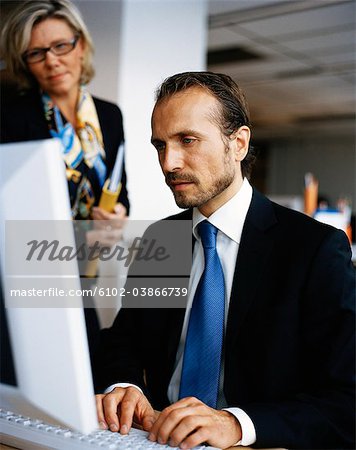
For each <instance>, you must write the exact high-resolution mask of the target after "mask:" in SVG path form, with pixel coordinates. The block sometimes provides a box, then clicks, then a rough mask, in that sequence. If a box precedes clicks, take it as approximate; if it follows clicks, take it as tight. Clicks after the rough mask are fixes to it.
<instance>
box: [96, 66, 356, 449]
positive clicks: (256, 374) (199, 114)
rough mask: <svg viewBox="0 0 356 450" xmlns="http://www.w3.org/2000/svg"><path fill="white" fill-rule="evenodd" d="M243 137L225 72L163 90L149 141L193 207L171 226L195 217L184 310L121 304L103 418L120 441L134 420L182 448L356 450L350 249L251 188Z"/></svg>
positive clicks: (104, 354)
mask: <svg viewBox="0 0 356 450" xmlns="http://www.w3.org/2000/svg"><path fill="white" fill-rule="evenodd" d="M249 139H250V128H249V116H248V110H247V105H246V102H245V100H244V97H243V94H242V92H241V91H240V89H239V88H238V87H237V86H236V84H235V83H234V82H233V81H232V80H231V79H230V78H229V77H227V76H225V75H220V74H213V73H209V72H198V73H183V74H178V75H175V76H173V77H170V78H168V79H167V80H166V81H165V82H164V83H163V84H162V86H161V87H160V89H159V91H158V94H157V101H156V105H155V108H154V111H153V115H152V144H153V145H154V147H155V148H156V149H157V152H158V157H159V162H160V165H161V168H162V171H163V173H164V175H165V178H166V183H167V184H168V186H169V187H170V188H171V190H172V192H173V195H174V198H175V201H176V203H177V205H178V206H179V207H181V208H185V209H188V210H187V211H185V212H183V213H182V214H179V215H177V216H174V217H171V218H169V219H174V220H182V219H191V220H192V224H193V235H194V238H195V239H194V248H193V263H192V268H191V272H190V284H189V293H188V304H187V308H186V309H168V308H167V309H163V308H161V309H150V308H146V309H131V308H123V309H121V311H120V312H119V314H118V316H117V318H116V320H115V322H114V324H113V326H112V327H111V328H110V329H108V330H104V332H103V335H102V342H101V347H100V348H101V350H100V352H99V354H98V358H97V373H96V381H97V388H98V392H101V393H100V394H98V395H97V396H96V400H97V409H98V417H99V421H100V422H101V426H102V427H103V428H107V427H109V428H110V429H111V430H112V431H118V430H119V431H120V432H121V433H127V432H128V430H129V428H130V427H131V425H132V421H133V420H134V421H135V422H137V423H139V424H140V425H141V426H143V428H144V429H146V430H149V431H150V435H149V436H150V439H151V440H153V441H156V440H157V441H158V442H160V443H167V442H168V443H169V445H172V446H180V447H181V448H191V447H193V446H195V445H198V444H200V443H202V442H207V443H209V444H210V445H213V446H216V447H219V448H225V447H229V446H231V445H236V444H240V445H254V446H256V447H287V448H354V417H355V416H354V412H355V411H354V384H353V375H354V368H355V365H354V354H355V352H354V323H355V322H354V306H355V271H354V269H353V267H352V264H351V258H350V256H351V254H350V246H349V244H348V241H347V239H346V236H345V234H344V233H343V232H342V231H340V230H336V229H335V228H332V227H330V226H327V225H324V224H320V223H318V222H316V221H314V220H313V219H311V218H309V217H307V216H305V215H303V214H300V213H297V212H294V211H291V210H289V209H286V208H283V207H281V206H279V205H277V204H275V203H273V202H271V201H269V200H268V199H267V198H265V197H264V196H262V195H261V194H260V193H258V192H257V191H256V190H254V189H253V188H252V187H251V186H250V184H249V182H248V175H249V172H250V169H251V163H252V160H253V154H252V150H251V149H250V148H249ZM209 233H210V234H209ZM207 235H209V236H210V237H209V239H211V240H210V241H209V243H208V244H207V243H206V242H207V241H206V239H208V238H207V237H206V236H207ZM213 235H214V236H215V237H214V238H211V236H213ZM211 268H213V270H210V269H211ZM208 272H209V273H208ZM209 277H210V278H209ZM199 278H201V280H200V281H199ZM205 283H208V284H205ZM209 283H210V284H209ZM202 285H204V286H205V291H203V290H202V289H204V288H202ZM206 286H208V287H207V288H206ZM202 292H204V293H203V294H202ZM221 293H222V294H221ZM221 296H222V298H223V303H224V304H222V308H223V309H222V310H221V309H219V308H220V307H219V308H217V306H216V304H217V303H219V302H220V297H221ZM204 297H205V298H204ZM202 298H203V300H201V299H202ZM199 302H200V303H199ZM204 302H205V303H204ZM197 305H198V306H197ZM199 305H200V306H201V305H203V309H204V308H206V309H207V310H209V311H210V312H208V313H207V314H210V316H209V317H210V318H209V320H208V321H207V322H208V323H207V324H206V323H205V322H204V319H203V318H202V317H203V316H200V315H199V314H201V311H200V309H199ZM211 307H213V308H215V309H210V308H211ZM199 321H200V322H199ZM200 324H201V326H199V325H200ZM210 328H213V332H212V333H213V334H210V335H209V337H208V340H206V336H205V334H204V333H210V332H211V330H210ZM219 330H222V335H223V338H222V340H221V337H220V335H221V332H220V331H219ZM192 336H194V337H192ZM215 336H216V338H215ZM201 343H204V345H201V346H200V347H199V345H200V344H201ZM216 343H218V344H216ZM193 350H194V351H195V353H194V352H193ZM201 361H205V363H204V364H203V367H202V364H201ZM216 361H218V363H217V364H218V376H217V377H216V368H215V367H216ZM199 362H200V363H199ZM192 367H193V368H194V369H192ZM214 371H215V372H214ZM187 374H188V375H189V376H188V377H187ZM214 383H215V384H214ZM206 386H208V389H205V391H204V387H206ZM102 392H104V393H102ZM153 408H155V409H156V410H162V409H163V411H162V412H161V413H157V412H155V411H154V409H153Z"/></svg>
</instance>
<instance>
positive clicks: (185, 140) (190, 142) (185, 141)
mask: <svg viewBox="0 0 356 450" xmlns="http://www.w3.org/2000/svg"><path fill="white" fill-rule="evenodd" d="M194 141H195V139H193V138H189V137H185V138H183V139H182V142H183V144H187V145H188V144H192V143H193V142H194Z"/></svg>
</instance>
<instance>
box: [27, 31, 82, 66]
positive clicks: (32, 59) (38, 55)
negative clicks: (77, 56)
mask: <svg viewBox="0 0 356 450" xmlns="http://www.w3.org/2000/svg"><path fill="white" fill-rule="evenodd" d="M78 40H79V36H75V37H74V38H73V39H71V40H70V41H61V42H58V43H57V44H55V45H52V46H51V47H45V48H34V49H33V50H27V52H25V53H24V54H23V55H22V57H23V59H24V61H25V62H26V63H27V64H32V63H37V62H41V61H44V60H45V59H46V55H47V52H52V53H53V54H54V55H56V56H62V55H66V54H67V53H69V52H71V51H72V50H74V48H75V46H76V45H77V42H78Z"/></svg>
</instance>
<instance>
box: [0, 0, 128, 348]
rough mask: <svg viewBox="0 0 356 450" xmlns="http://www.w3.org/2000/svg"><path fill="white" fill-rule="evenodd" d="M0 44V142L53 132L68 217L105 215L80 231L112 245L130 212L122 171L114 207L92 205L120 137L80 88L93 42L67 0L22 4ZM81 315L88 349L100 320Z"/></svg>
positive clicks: (116, 115)
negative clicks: (3, 82)
mask: <svg viewBox="0 0 356 450" xmlns="http://www.w3.org/2000/svg"><path fill="white" fill-rule="evenodd" d="M1 47H2V48H1V57H2V59H3V61H4V62H5V64H6V71H7V76H8V78H9V80H10V81H11V85H12V86H13V85H14V83H16V86H18V89H16V90H14V89H13V88H11V89H10V90H7V89H5V88H4V87H2V92H1V103H2V104H1V123H0V140H1V142H3V143H5V142H15V141H28V140H38V139H46V138H51V137H58V138H60V139H61V141H62V144H63V161H64V163H65V167H66V176H67V181H68V187H69V195H70V204H71V210H72V217H73V219H96V220H110V226H107V225H105V223H104V222H103V225H101V226H99V227H98V226H97V224H98V223H100V222H95V224H96V229H94V230H90V231H85V232H83V233H82V234H81V236H82V238H83V239H86V241H87V245H88V246H91V245H93V244H94V243H95V242H96V241H97V240H99V242H101V243H102V244H104V245H106V246H108V245H110V244H113V243H114V242H115V241H116V240H117V237H118V236H119V235H120V233H121V231H120V228H121V226H122V223H123V220H124V219H125V218H126V216H127V215H128V213H129V200H128V195H127V189H126V174H125V170H123V172H122V178H121V183H122V187H121V192H120V195H119V198H118V202H117V204H116V206H115V208H114V211H111V212H108V211H105V210H104V209H102V208H100V207H98V203H99V200H100V196H101V192H102V188H103V185H104V182H105V180H106V179H107V178H108V177H110V174H111V171H112V169H113V166H114V164H115V160H116V157H117V153H118V149H119V146H120V145H121V143H122V142H123V140H124V135H123V127H122V115H121V112H120V110H119V108H118V107H117V106H116V105H114V104H112V103H109V102H106V101H103V100H99V99H98V98H95V97H92V96H91V95H90V93H89V91H88V90H87V88H86V84H87V83H89V81H90V80H91V79H92V77H93V75H94V69H93V66H92V55H93V45H92V40H91V37H90V35H89V32H88V30H87V28H86V26H85V23H84V22H83V19H82V17H81V15H80V13H79V11H78V10H77V8H76V7H75V6H74V5H73V4H72V3H71V2H70V1H68V0H56V1H50V0H31V1H26V2H21V3H20V4H19V6H18V7H16V9H15V10H14V11H13V12H12V14H11V15H10V16H9V17H8V19H7V20H6V23H5V24H4V26H3V30H2V35H1ZM9 92H11V94H10V93H9ZM39 182H40V178H39ZM24 194H25V192H24ZM78 223H84V224H87V222H86V221H85V222H77V224H78ZM112 227H115V229H113V228H112ZM109 229H110V230H111V231H105V230H109ZM100 233H101V234H100ZM102 233H104V234H105V233H106V235H105V236H103V234H102ZM108 234H110V236H108ZM98 237H99V239H98ZM100 237H101V238H102V239H101V240H100ZM82 273H83V272H82ZM91 275H95V267H94V272H93V268H92V267H91ZM87 281H88V280H87ZM89 281H90V280H89ZM82 282H83V283H84V281H83V280H82ZM90 282H91V281H90ZM86 301H87V302H88V303H87V305H90V304H91V306H93V303H90V301H91V300H90V299H86ZM85 316H86V321H87V328H88V338H89V346H90V348H91V353H92V352H93V350H94V347H95V344H96V338H97V333H98V332H99V323H98V319H97V316H96V312H95V310H94V309H93V308H85Z"/></svg>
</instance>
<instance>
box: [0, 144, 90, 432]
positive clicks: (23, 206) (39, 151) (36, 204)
mask: <svg viewBox="0 0 356 450" xmlns="http://www.w3.org/2000/svg"><path fill="white" fill-rule="evenodd" d="M40 221H45V222H43V223H47V224H48V223H56V224H57V223H62V224H64V223H67V225H68V224H71V213H70V204H69V196H68V187H67V182H66V174H65V167H64V163H63V158H62V147H61V144H60V141H58V140H56V139H48V140H42V141H31V142H25V143H21V142H19V143H12V144H2V145H1V146H0V254H1V264H0V265H1V285H2V291H3V301H4V305H3V306H5V307H4V308H2V311H3V315H4V316H5V317H3V319H4V320H6V325H7V327H8V334H9V338H10V339H9V342H10V345H11V352H10V351H5V352H3V353H4V354H5V355H6V356H8V357H9V358H8V359H9V361H8V364H9V368H10V366H11V354H12V357H13V363H14V374H12V376H10V379H13V381H15V380H16V384H17V387H16V388H14V387H11V386H9V385H8V384H5V383H2V384H1V385H0V389H1V392H0V407H3V408H5V409H10V408H11V409H12V410H14V412H17V413H20V414H26V415H31V416H33V417H38V418H40V419H45V420H47V421H51V422H52V423H57V424H61V425H66V426H69V427H70V428H73V429H76V430H78V431H81V432H83V433H89V432H91V431H93V430H94V429H95V428H97V419H96V411H95V401H94V389H93V383H92V376H91V369H90V359H89V352H88V342H87V335H86V328H85V320H84V314H83V309H82V299H81V297H79V296H77V298H73V297H72V298H71V299H70V301H69V300H68V301H67V300H63V301H62V302H61V303H60V304H59V305H58V304H56V303H55V302H54V303H53V298H50V297H49V296H48V298H47V297H46V295H44V297H42V298H41V302H40V303H33V297H30V289H28V288H29V287H31V283H33V284H34V286H37V285H38V282H39V276H38V274H34V275H32V276H31V275H28V274H25V273H24V270H23V266H22V265H21V263H22V261H21V258H19V256H18V254H17V253H16V252H17V250H16V249H15V247H16V241H17V237H18V236H19V234H21V235H22V233H31V231H29V230H31V227H32V228H33V227H37V228H38V226H39V225H38V224H40V226H41V222H40ZM58 221H61V222H58ZM60 228H61V229H62V228H63V227H62V226H60ZM64 228H65V229H66V239H67V241H68V239H69V240H70V241H71V242H72V245H73V248H74V246H75V243H74V242H75V241H74V232H73V230H72V226H71V225H70V228H68V226H64ZM33 229H34V228H33ZM54 229H57V228H56V227H54ZM70 229H71V230H72V231H68V230H70ZM14 230H17V231H16V232H15V231H14ZM21 230H23V231H21ZM16 233H17V234H16ZM68 233H69V234H68ZM68 267H69V269H70V275H69V276H68ZM60 270H61V269H60ZM54 276H55V278H56V280H55V285H56V287H57V288H63V289H66V288H68V283H70V286H71V287H72V288H74V289H76V288H77V289H78V292H79V291H80V278H79V272H78V266H77V263H76V261H75V260H74V261H71V262H70V263H69V265H68V264H67V265H66V273H56V274H55V275H54ZM52 277H53V276H52ZM50 279H51V277H48V280H50ZM40 281H41V282H42V281H43V279H42V280H40ZM24 282H25V284H26V287H27V289H28V290H27V291H25V290H22V294H23V293H24V292H25V294H26V292H28V293H29V294H28V295H27V296H26V295H22V296H21V302H20V303H16V302H14V299H13V298H12V296H11V295H10V293H11V291H12V290H14V289H16V288H19V286H20V285H21V287H22V284H23V283H24ZM48 283H50V281H48V282H47V284H48ZM47 301H48V306H47ZM5 331H6V330H5ZM2 335H3V333H2ZM2 337H3V336H2ZM4 339H5V338H4ZM5 340H6V339H5ZM6 344H7V343H6V342H2V343H1V345H2V346H3V345H6ZM2 363H3V364H6V362H4V361H2ZM2 372H6V370H5V371H2ZM5 381H7V382H8V380H5Z"/></svg>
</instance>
